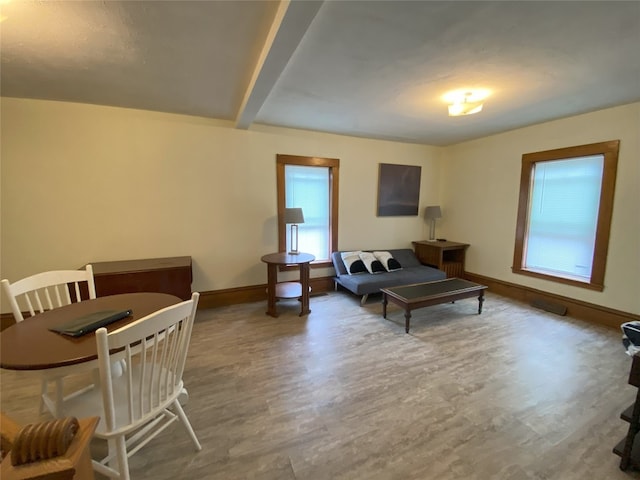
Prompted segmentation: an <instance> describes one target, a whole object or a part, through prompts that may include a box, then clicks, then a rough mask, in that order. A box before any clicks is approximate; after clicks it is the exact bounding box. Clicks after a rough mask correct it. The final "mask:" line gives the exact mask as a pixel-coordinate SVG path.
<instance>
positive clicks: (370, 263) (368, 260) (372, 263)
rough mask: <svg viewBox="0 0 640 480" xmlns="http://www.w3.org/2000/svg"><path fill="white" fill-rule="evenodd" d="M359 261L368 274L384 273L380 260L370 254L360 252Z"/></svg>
mask: <svg viewBox="0 0 640 480" xmlns="http://www.w3.org/2000/svg"><path fill="white" fill-rule="evenodd" d="M360 259H361V260H362V261H363V262H364V266H365V267H366V268H367V271H368V272H369V273H383V272H386V270H385V269H384V266H382V263H380V260H378V259H377V258H376V257H375V255H374V254H373V253H371V252H360Z"/></svg>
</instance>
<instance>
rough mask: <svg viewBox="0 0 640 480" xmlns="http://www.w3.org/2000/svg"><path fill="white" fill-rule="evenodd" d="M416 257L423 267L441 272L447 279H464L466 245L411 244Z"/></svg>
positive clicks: (420, 242) (422, 242)
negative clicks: (427, 266) (433, 268)
mask: <svg viewBox="0 0 640 480" xmlns="http://www.w3.org/2000/svg"><path fill="white" fill-rule="evenodd" d="M411 243H412V244H413V248H414V249H415V251H416V257H418V260H420V263H422V264H423V265H429V266H430V267H435V268H437V269H440V270H443V271H444V272H445V273H446V274H447V277H448V278H452V277H458V278H464V256H465V252H466V250H467V247H468V246H469V244H468V243H457V242H449V241H445V242H439V241H435V242H429V241H425V240H423V241H419V242H411Z"/></svg>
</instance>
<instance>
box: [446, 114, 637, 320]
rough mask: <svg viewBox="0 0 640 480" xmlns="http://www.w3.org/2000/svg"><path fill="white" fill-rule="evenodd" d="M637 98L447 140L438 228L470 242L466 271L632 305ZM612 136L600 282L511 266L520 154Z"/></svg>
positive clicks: (634, 286) (590, 299)
mask: <svg viewBox="0 0 640 480" xmlns="http://www.w3.org/2000/svg"><path fill="white" fill-rule="evenodd" d="M639 137H640V103H635V104H631V105H626V106H622V107H617V108H611V109H606V110H601V111H598V112H593V113H589V114H585V115H580V116H576V117H571V118H566V119H562V120H557V121H553V122H548V123H544V124H540V125H535V126H532V127H528V128H523V129H519V130H514V131H511V132H507V133H503V134H500V135H494V136H491V137H486V138H483V139H480V140H475V141H471V142H466V143H462V144H459V145H455V146H452V147H448V148H447V149H446V151H445V156H446V160H445V161H443V163H442V172H441V173H442V189H441V191H442V195H441V203H442V210H443V218H442V221H441V222H440V223H439V225H440V227H441V231H439V232H438V234H439V235H443V236H446V237H449V238H451V239H453V240H458V241H464V242H468V243H470V244H471V247H470V248H469V250H468V257H467V265H466V268H467V270H468V271H470V272H473V273H477V274H481V275H485V276H488V277H492V278H497V279H500V280H504V281H507V282H512V283H517V284H521V285H527V286H530V287H532V288H536V289H539V290H543V291H546V292H552V293H557V294H559V295H563V296H567V297H571V298H576V299H579V300H583V301H586V302H590V303H594V304H598V305H603V306H606V307H610V308H614V309H618V310H622V311H626V312H631V313H635V314H638V313H640V178H639V176H640V170H639V165H640V145H639V141H640V140H639ZM616 139H619V140H620V153H619V159H618V175H617V182H616V192H615V200H614V208H613V219H612V225H611V238H610V242H609V254H608V258H607V269H606V274H605V289H604V291H603V292H594V291H591V290H586V289H582V288H577V287H572V286H569V285H561V284H556V283H553V282H549V281H545V280H540V279H535V278H530V277H524V276H522V275H514V274H513V273H511V266H512V263H513V247H514V241H515V225H516V217H517V207H518V193H519V181H520V166H521V159H522V154H524V153H529V152H536V151H543V150H550V149H555V148H561V147H570V146H573V145H582V144H589V143H596V142H602V141H606V140H616Z"/></svg>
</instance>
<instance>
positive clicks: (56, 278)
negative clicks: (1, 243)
mask: <svg viewBox="0 0 640 480" xmlns="http://www.w3.org/2000/svg"><path fill="white" fill-rule="evenodd" d="M83 283H86V284H87V290H88V298H89V299H92V298H96V287H95V283H94V280H93V268H92V266H91V265H87V266H86V267H85V269H84V270H54V271H49V272H42V273H37V274H35V275H32V276H30V277H26V278H23V279H22V280H18V281H17V282H14V283H10V282H9V280H6V279H4V280H2V289H3V290H4V292H5V295H6V297H7V299H8V300H9V305H11V311H12V312H13V317H14V318H15V320H16V322H22V321H23V320H24V319H25V318H24V315H25V314H26V313H28V314H29V316H31V317H33V316H35V315H37V314H39V313H43V312H45V311H47V310H52V309H54V308H58V307H62V306H64V305H69V304H71V303H72V301H73V300H75V301H76V302H79V301H81V300H83V298H82V297H81V290H80V285H81V284H83ZM70 288H73V291H74V293H75V298H72V297H71V293H70ZM85 297H86V295H85ZM85 299H86V298H85ZM62 378H63V377H62V376H60V375H58V374H56V373H55V372H46V371H44V372H43V373H42V389H41V396H40V413H43V412H44V409H45V408H47V409H48V410H49V411H50V412H51V414H52V415H53V416H54V417H61V416H62V415H63V412H62V411H61V409H60V408H61V405H62V402H63V394H64V389H63V382H62ZM50 382H53V383H55V399H51V397H50V396H49V393H48V392H49V383H50Z"/></svg>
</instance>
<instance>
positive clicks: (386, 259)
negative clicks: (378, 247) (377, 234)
mask: <svg viewBox="0 0 640 480" xmlns="http://www.w3.org/2000/svg"><path fill="white" fill-rule="evenodd" d="M373 255H374V256H375V257H376V258H377V259H378V260H379V261H380V263H381V264H382V266H383V267H384V268H385V269H386V270H387V272H393V271H395V270H402V265H400V262H398V261H397V260H396V259H395V258H393V255H391V253H389V252H373Z"/></svg>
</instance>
